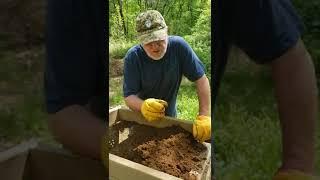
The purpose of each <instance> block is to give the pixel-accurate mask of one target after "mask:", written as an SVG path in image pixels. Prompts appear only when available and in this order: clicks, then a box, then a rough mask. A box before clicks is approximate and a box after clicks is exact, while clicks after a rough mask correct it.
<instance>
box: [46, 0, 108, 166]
mask: <svg viewBox="0 0 320 180" xmlns="http://www.w3.org/2000/svg"><path fill="white" fill-rule="evenodd" d="M47 7H48V8H47V28H46V29H47V37H46V50H47V61H46V69H45V95H46V96H45V98H46V106H47V112H48V113H49V116H48V119H49V120H48V124H49V128H50V130H51V131H52V133H53V135H54V136H55V138H56V139H57V140H58V141H59V142H60V143H62V144H63V146H64V147H66V148H68V149H69V150H71V151H72V152H74V153H77V154H80V155H83V156H87V157H91V158H94V159H99V160H100V159H101V156H102V153H101V147H103V148H102V149H103V152H104V154H106V155H105V156H103V158H104V163H105V164H107V163H108V160H107V157H108V156H107V152H106V151H107V150H106V146H101V140H102V137H103V136H105V135H106V127H107V125H106V123H105V122H104V121H105V119H106V115H107V112H106V110H107V103H106V99H107V98H106V89H107V88H106V76H107V74H106V72H107V68H106V62H107V61H106V60H105V57H106V56H105V55H106V53H105V49H106V38H105V37H106V34H107V33H106V28H105V23H106V19H105V12H106V9H105V8H104V7H105V2H104V1H89V0H79V1H74V2H73V1H72V2H71V1H62V0H60V1H59V0H58V1H57V0H49V1H48V5H47ZM104 141H106V140H105V139H104ZM104 144H105V145H107V143H106V142H105V143H104Z"/></svg>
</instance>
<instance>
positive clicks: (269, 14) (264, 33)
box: [212, 0, 303, 103]
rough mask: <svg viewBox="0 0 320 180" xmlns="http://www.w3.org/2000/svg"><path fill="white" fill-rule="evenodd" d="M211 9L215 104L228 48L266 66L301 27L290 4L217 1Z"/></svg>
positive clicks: (286, 0)
mask: <svg viewBox="0 0 320 180" xmlns="http://www.w3.org/2000/svg"><path fill="white" fill-rule="evenodd" d="M213 8H214V9H213V12H214V17H215V21H213V23H214V24H213V27H214V28H213V33H214V37H215V39H214V42H213V49H214V53H213V56H214V59H215V61H214V63H213V71H212V72H213V75H212V77H213V85H212V88H213V102H214V103H215V102H216V97H217V93H218V88H219V86H220V81H221V79H222V77H223V73H224V70H225V67H226V64H227V59H228V53H229V49H230V46H231V44H233V45H236V46H237V47H239V48H240V49H242V50H243V51H244V52H245V53H246V54H247V55H248V56H249V57H250V58H251V59H252V60H253V61H255V62H256V63H258V64H264V63H269V62H271V61H272V60H274V59H276V58H278V57H280V56H282V55H283V54H284V53H285V52H287V51H288V49H290V48H292V47H293V46H294V45H295V44H296V43H297V41H298V39H299V38H300V36H301V33H302V31H303V23H302V21H301V19H300V17H299V16H298V14H297V13H296V11H295V9H294V7H293V5H292V3H291V1H290V0H247V1H233V0H221V1H216V4H215V6H214V7H213Z"/></svg>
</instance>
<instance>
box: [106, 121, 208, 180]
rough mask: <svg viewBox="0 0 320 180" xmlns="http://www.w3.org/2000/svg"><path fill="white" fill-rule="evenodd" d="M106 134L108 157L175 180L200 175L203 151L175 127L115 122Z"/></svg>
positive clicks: (184, 132) (203, 156)
mask: <svg viewBox="0 0 320 180" xmlns="http://www.w3.org/2000/svg"><path fill="white" fill-rule="evenodd" d="M119 131H120V132H121V133H122V134H121V133H120V138H119ZM109 132H110V136H109V137H111V138H110V139H109V145H110V152H111V153H112V154H115V155H117V156H120V157H123V158H125V159H128V160H131V161H134V162H137V163H140V164H143V165H145V166H148V167H151V168H153V169H156V170H159V171H162V172H165V173H168V174H171V175H173V176H176V177H179V178H183V179H195V174H197V173H195V172H198V173H201V170H202V168H203V164H204V162H205V160H206V155H207V148H206V147H205V146H204V145H203V144H201V143H198V142H197V141H196V140H194V138H193V137H192V135H191V134H190V133H189V132H187V131H185V130H184V129H182V128H180V127H177V126H173V127H167V128H153V127H149V126H145V125H139V124H136V123H133V122H127V121H118V122H117V123H116V124H115V125H113V126H112V127H110V128H109ZM121 136H126V137H127V139H125V140H124V139H123V137H121ZM118 139H120V142H118ZM121 141H122V142H121Z"/></svg>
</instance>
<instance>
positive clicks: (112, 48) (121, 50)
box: [109, 39, 138, 58]
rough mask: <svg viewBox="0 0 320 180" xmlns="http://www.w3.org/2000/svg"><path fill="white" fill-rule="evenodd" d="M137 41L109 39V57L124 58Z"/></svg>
mask: <svg viewBox="0 0 320 180" xmlns="http://www.w3.org/2000/svg"><path fill="white" fill-rule="evenodd" d="M137 43H138V42H136V41H128V40H125V39H117V40H115V39H110V40H109V57H111V58H123V57H124V56H125V55H126V53H127V51H128V50H129V49H130V48H131V47H132V46H134V45H135V44H137Z"/></svg>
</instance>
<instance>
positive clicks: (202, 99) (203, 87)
mask: <svg viewBox="0 0 320 180" xmlns="http://www.w3.org/2000/svg"><path fill="white" fill-rule="evenodd" d="M196 87H197V94H198V100H199V115H205V116H209V115H210V105H211V104H210V103H211V99H210V98H211V97H210V84H209V80H208V78H207V77H206V76H205V75H203V76H202V77H201V78H200V79H198V80H197V81H196Z"/></svg>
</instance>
